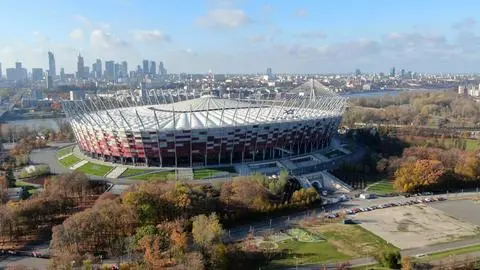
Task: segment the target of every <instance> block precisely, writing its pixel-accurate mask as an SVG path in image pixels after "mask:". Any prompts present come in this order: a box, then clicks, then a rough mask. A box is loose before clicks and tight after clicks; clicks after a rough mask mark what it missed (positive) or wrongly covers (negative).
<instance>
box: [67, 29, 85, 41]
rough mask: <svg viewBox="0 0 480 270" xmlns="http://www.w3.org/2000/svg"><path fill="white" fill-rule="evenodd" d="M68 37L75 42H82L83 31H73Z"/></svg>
mask: <svg viewBox="0 0 480 270" xmlns="http://www.w3.org/2000/svg"><path fill="white" fill-rule="evenodd" d="M68 36H69V37H70V38H71V39H73V40H82V39H83V30H82V29H80V28H77V29H73V30H72V31H71V32H70V34H69V35H68Z"/></svg>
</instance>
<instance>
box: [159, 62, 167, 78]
mask: <svg viewBox="0 0 480 270" xmlns="http://www.w3.org/2000/svg"><path fill="white" fill-rule="evenodd" d="M158 72H160V75H167V70H166V69H165V66H164V64H163V61H160V64H158Z"/></svg>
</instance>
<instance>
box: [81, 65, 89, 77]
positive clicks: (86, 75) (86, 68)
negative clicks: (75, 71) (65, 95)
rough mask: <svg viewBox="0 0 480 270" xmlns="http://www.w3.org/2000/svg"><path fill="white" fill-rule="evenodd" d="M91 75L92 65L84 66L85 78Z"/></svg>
mask: <svg viewBox="0 0 480 270" xmlns="http://www.w3.org/2000/svg"><path fill="white" fill-rule="evenodd" d="M89 77H90V67H83V78H84V79H88V78H89Z"/></svg>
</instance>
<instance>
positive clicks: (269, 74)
mask: <svg viewBox="0 0 480 270" xmlns="http://www.w3.org/2000/svg"><path fill="white" fill-rule="evenodd" d="M272 74H273V73H272V68H271V67H268V68H267V75H268V76H269V77H271V76H272Z"/></svg>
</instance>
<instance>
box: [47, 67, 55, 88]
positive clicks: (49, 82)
mask: <svg viewBox="0 0 480 270" xmlns="http://www.w3.org/2000/svg"><path fill="white" fill-rule="evenodd" d="M45 81H46V82H47V89H52V88H53V77H52V75H50V70H49V71H47V72H45Z"/></svg>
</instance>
